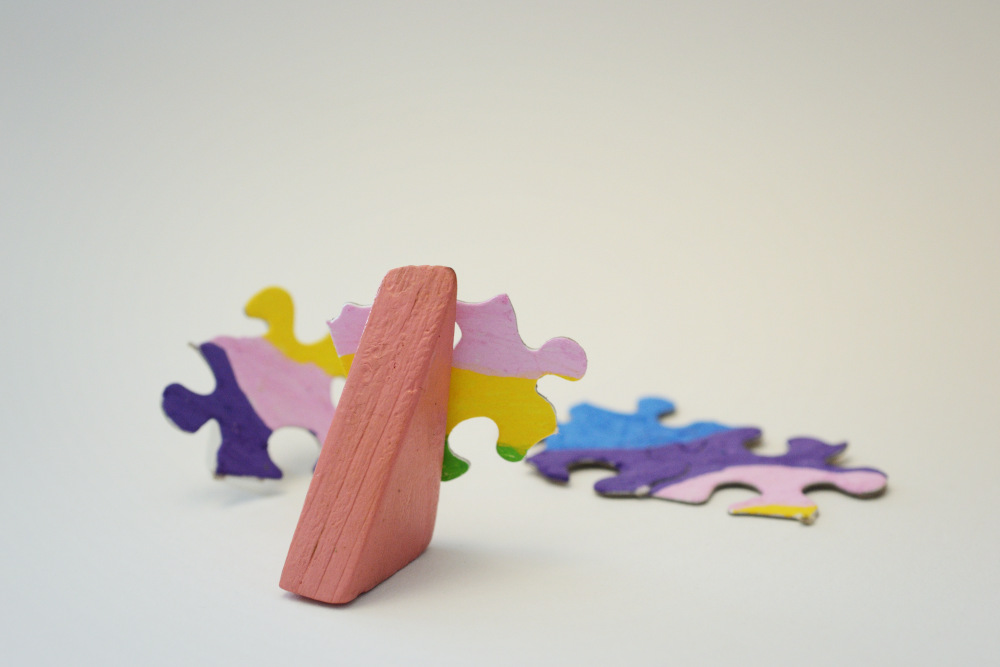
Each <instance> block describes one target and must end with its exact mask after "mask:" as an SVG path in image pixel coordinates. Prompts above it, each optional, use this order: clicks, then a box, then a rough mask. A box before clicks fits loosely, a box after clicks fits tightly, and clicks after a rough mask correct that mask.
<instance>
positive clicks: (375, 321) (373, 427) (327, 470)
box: [281, 266, 457, 603]
mask: <svg viewBox="0 0 1000 667" xmlns="http://www.w3.org/2000/svg"><path fill="white" fill-rule="evenodd" d="M456 282H457V281H456V278H455V273H454V271H452V270H451V269H449V268H445V267H432V266H420V267H417V266H408V267H403V268H400V269H395V270H393V271H391V272H389V274H388V275H386V277H385V279H384V280H383V281H382V285H381V287H380V288H379V291H378V295H377V296H376V298H375V304H374V306H373V307H372V312H371V316H370V317H369V319H368V324H367V326H366V327H365V330H364V333H363V334H362V336H361V341H360V344H359V346H358V351H357V353H356V355H355V358H354V362H353V367H352V370H351V373H350V375H349V376H348V379H347V384H346V385H345V386H344V390H343V393H342V394H341V398H340V403H339V405H338V407H337V412H336V414H335V416H334V419H333V423H332V424H331V426H330V431H329V434H328V435H327V438H326V442H325V444H324V445H323V450H322V452H321V453H320V458H319V462H318V463H317V464H316V472H315V474H314V476H313V479H312V484H311V485H310V487H309V492H308V494H307V495H306V500H305V505H304V506H303V508H302V514H301V516H300V517H299V524H298V527H297V528H296V529H295V535H294V537H293V538H292V544H291V547H290V548H289V551H288V558H287V559H286V561H285V568H284V571H283V572H282V574H281V587H282V588H283V589H285V590H287V591H291V592H293V593H297V594H298V595H302V596H304V597H308V598H312V599H314V600H320V601H322V602H330V603H343V602H349V601H351V600H353V599H354V598H356V597H357V596H358V595H360V594H361V593H364V592H365V591H367V590H370V589H371V588H373V587H375V586H376V585H378V584H379V583H380V582H382V581H384V580H385V579H387V578H388V577H390V576H392V574H393V573H395V572H396V571H398V570H399V569H400V568H402V567H404V566H405V565H406V564H407V563H409V562H411V561H412V560H413V559H415V558H416V557H417V556H419V555H420V554H421V553H423V551H424V550H425V549H426V548H427V545H428V544H429V543H430V540H431V534H432V533H433V531H434V520H435V518H436V515H437V502H438V491H439V488H440V479H441V461H442V457H443V455H444V441H445V425H446V416H447V409H448V390H449V380H450V374H451V361H452V360H451V355H452V347H453V342H454V333H455V299H456V293H457V284H456Z"/></svg>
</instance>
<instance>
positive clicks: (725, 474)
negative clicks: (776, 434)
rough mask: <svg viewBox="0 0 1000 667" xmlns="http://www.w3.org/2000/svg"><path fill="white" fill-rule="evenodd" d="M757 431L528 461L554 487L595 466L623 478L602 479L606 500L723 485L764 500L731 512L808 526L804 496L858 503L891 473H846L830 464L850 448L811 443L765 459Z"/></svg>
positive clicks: (700, 497) (695, 492)
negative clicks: (828, 490)
mask: <svg viewBox="0 0 1000 667" xmlns="http://www.w3.org/2000/svg"><path fill="white" fill-rule="evenodd" d="M760 435H761V432H760V430H759V429H756V428H739V429H733V430H730V431H722V432H719V433H715V434H713V435H710V436H708V437H705V438H701V439H699V440H694V441H691V442H687V443H682V444H672V445H663V446H659V447H649V448H645V449H621V448H612V449H576V450H554V451H543V452H542V453H540V454H537V455H535V456H533V457H532V458H530V459H529V460H528V462H529V463H531V464H533V465H534V466H535V467H536V468H537V469H538V471H539V472H540V473H541V474H542V475H544V476H546V477H548V478H549V479H551V480H555V481H562V482H565V481H568V480H569V473H570V471H571V470H573V469H574V468H579V467H586V466H597V467H607V468H611V469H613V470H616V471H617V472H618V474H617V475H616V476H614V477H609V478H606V479H602V480H600V481H598V482H597V483H596V484H595V485H594V489H595V490H596V491H597V492H598V493H600V494H602V495H608V496H653V497H657V498H663V499H667V500H677V501H681V502H691V503H700V502H705V501H707V500H708V499H709V498H710V497H711V495H712V492H714V491H715V489H716V488H719V487H721V486H748V487H751V488H754V489H757V490H758V491H760V492H761V495H760V496H758V497H756V498H751V499H750V500H748V501H744V502H740V503H736V504H734V505H733V506H731V507H730V508H729V511H730V512H731V513H733V514H755V515H760V516H777V517H784V518H795V519H799V520H800V521H803V522H804V523H811V522H812V520H813V519H814V518H815V516H816V513H817V510H816V506H815V504H813V503H812V502H810V501H809V500H808V499H807V498H806V497H805V496H804V495H803V491H805V490H808V489H810V488H817V487H819V486H825V487H833V488H837V489H839V490H841V491H843V492H845V493H847V494H850V495H853V496H857V497H869V496H873V495H877V494H878V493H880V492H881V491H882V490H884V488H885V484H886V479H887V477H886V475H885V474H884V473H883V472H881V471H879V470H875V469H874V468H855V469H845V468H841V467H839V466H837V465H834V464H831V463H830V461H831V460H832V459H833V458H835V457H836V456H837V455H839V454H840V453H841V452H843V451H844V449H845V448H846V447H847V445H846V444H840V445H828V444H826V443H824V442H821V441H819V440H816V439H813V438H794V439H792V440H789V441H788V452H787V453H785V454H782V455H780V456H760V455H757V454H754V453H753V452H751V451H749V450H748V449H747V447H748V446H750V445H752V444H753V443H755V442H757V441H758V440H759V439H760Z"/></svg>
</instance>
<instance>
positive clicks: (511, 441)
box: [329, 295, 587, 480]
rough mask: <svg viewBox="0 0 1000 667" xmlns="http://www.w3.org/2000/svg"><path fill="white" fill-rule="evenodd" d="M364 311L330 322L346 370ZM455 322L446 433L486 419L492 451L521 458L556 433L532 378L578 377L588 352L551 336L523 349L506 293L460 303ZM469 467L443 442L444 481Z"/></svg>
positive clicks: (353, 308)
mask: <svg viewBox="0 0 1000 667" xmlns="http://www.w3.org/2000/svg"><path fill="white" fill-rule="evenodd" d="M369 312H370V306H358V305H355V304H347V305H346V306H344V308H343V309H342V310H341V313H340V315H339V316H338V317H337V318H335V319H333V320H331V321H330V322H329V328H330V334H331V336H332V338H333V341H334V346H335V347H336V348H337V350H339V351H340V353H341V355H342V356H341V361H342V362H343V364H344V367H345V368H347V369H348V370H349V369H350V367H351V364H352V363H353V355H354V353H355V352H356V350H357V348H358V343H359V341H360V340H361V334H362V332H363V331H364V327H365V323H366V322H367V318H368V314H369ZM456 323H457V324H458V326H459V329H460V330H461V332H462V338H461V340H460V341H459V343H458V345H456V346H455V350H454V354H453V357H452V374H451V392H450V395H449V401H448V425H447V432H448V433H451V431H452V429H454V427H455V426H457V425H458V424H459V423H461V422H463V421H465V420H466V419H472V418H475V417H488V418H489V419H491V420H492V421H493V422H494V423H496V424H497V428H498V432H499V435H498V438H497V453H498V454H499V455H500V456H501V457H503V458H505V459H507V460H509V461H519V460H521V459H522V458H524V455H525V454H526V453H527V451H528V450H529V449H530V448H531V447H532V446H533V445H535V444H536V443H538V442H539V441H540V440H542V439H543V438H545V437H547V436H549V435H552V434H553V433H555V432H556V429H557V424H556V419H555V410H554V409H553V407H552V405H551V404H550V403H549V402H548V401H547V400H546V399H545V398H544V397H543V396H541V395H540V394H539V393H538V390H537V387H536V385H537V383H538V380H539V379H540V378H541V377H543V376H544V375H559V376H561V377H564V378H566V379H570V380H576V379H579V378H580V377H582V376H583V374H584V373H585V372H586V369H587V357H586V354H585V353H584V351H583V348H582V347H580V345H579V344H578V343H576V342H575V341H573V340H571V339H569V338H554V339H551V340H549V341H547V342H546V343H545V344H544V345H542V347H541V348H540V349H538V350H532V349H530V348H528V347H527V346H526V345H525V344H524V341H523V340H522V339H521V336H520V334H519V333H518V330H517V318H516V317H515V315H514V310H513V307H512V305H511V303H510V299H509V298H508V297H507V296H506V295H500V296H497V297H494V298H493V299H490V300H489V301H484V302H482V303H465V302H462V301H459V302H458V303H457V304H456ZM468 467H469V463H468V461H466V460H464V459H462V458H461V457H458V456H456V455H455V454H454V452H453V451H452V450H451V448H450V447H449V446H448V444H447V441H446V443H445V461H444V468H443V470H442V479H443V480H449V479H455V478H456V477H459V476H461V475H462V474H464V472H465V471H466V470H468Z"/></svg>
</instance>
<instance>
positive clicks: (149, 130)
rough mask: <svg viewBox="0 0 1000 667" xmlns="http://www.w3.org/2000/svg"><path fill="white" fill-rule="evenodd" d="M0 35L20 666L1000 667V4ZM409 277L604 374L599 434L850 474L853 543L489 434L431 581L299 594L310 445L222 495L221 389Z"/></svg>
mask: <svg viewBox="0 0 1000 667" xmlns="http://www.w3.org/2000/svg"><path fill="white" fill-rule="evenodd" d="M258 4H262V3H254V4H253V6H251V5H250V3H235V2H234V3H222V2H202V3H195V4H192V5H189V6H186V7H183V8H180V7H170V6H166V5H165V6H160V7H152V6H149V7H140V6H135V3H133V6H112V5H111V3H108V6H105V5H104V4H101V3H88V6H86V7H84V6H82V5H72V6H63V7H46V6H43V4H42V3H20V4H19V5H18V4H16V3H7V4H6V5H4V6H3V7H2V8H0V91H2V92H0V170H2V171H0V173H2V177H0V225H2V229H3V241H2V243H0V258H2V261H0V271H2V272H3V273H2V275H3V279H4V284H5V285H6V288H5V290H4V294H5V295H6V296H5V299H4V301H3V308H4V312H5V318H4V322H5V326H4V329H5V331H4V335H3V341H4V345H3V351H2V353H0V354H2V363H0V368H2V369H3V380H2V386H3V407H2V414H3V415H4V423H5V424H6V425H7V431H6V433H5V444H4V445H3V452H4V456H3V460H4V463H3V470H4V472H5V482H4V484H3V485H2V488H0V517H2V519H0V628H2V630H0V636H2V637H3V641H0V662H3V663H4V664H18V665H20V664H32V665H33V664H93V665H110V664H128V665H134V664H165V665H166V664H169V665H178V664H198V663H204V664H229V663H237V662H241V663H250V664H264V663H270V664H321V663H322V664H345V665H347V664H352V665H353V664H375V663H386V662H389V663H395V664H435V665H442V664H444V665H447V664H515V663H517V664H572V663H576V664H609V665H610V664H616V665H617V664H637V663H640V662H642V663H646V664H666V663H670V664H722V663H723V662H724V661H726V662H730V663H733V664H740V665H758V664H771V665H792V664H802V663H808V664H814V665H842V664H846V663H855V664H885V665H894V664H928V665H937V664H982V663H983V662H986V661H988V660H990V659H996V656H997V655H1000V639H998V637H1000V635H998V633H997V632H996V631H995V628H994V625H995V621H996V618H997V615H998V613H1000V562H998V558H997V557H998V553H1000V551H998V547H1000V531H998V530H997V527H996V523H997V522H996V520H995V519H990V518H989V517H990V516H991V514H990V513H991V512H992V511H993V510H994V508H995V507H997V505H998V503H1000V485H997V484H996V482H995V476H996V471H997V469H998V464H1000V453H998V452H1000V447H998V446H997V442H996V437H995V432H994V430H993V428H994V426H995V422H996V415H997V409H998V408H997V406H998V405H1000V354H998V350H997V345H998V340H1000V308H998V306H1000V262H998V261H997V253H998V249H1000V218H998V215H1000V196H998V194H997V193H998V192H1000V190H998V187H997V181H998V175H1000V123H998V120H997V118H998V116H997V110H998V108H1000V77H998V76H997V72H998V71H1000V46H998V44H1000V43H998V41H997V40H996V27H997V25H998V24H1000V10H998V5H997V4H996V3H990V2H978V3H972V2H970V3H961V2H955V3H948V4H947V5H944V4H941V3H907V4H906V5H905V6H904V5H901V4H898V3H880V2H875V3H872V2H863V3H862V2H857V3H856V2H839V3H807V4H801V3H774V2H765V3H761V2H723V3H706V2H691V3H671V5H670V7H669V8H657V7H656V6H655V5H656V3H648V4H647V3H641V4H639V3H636V4H632V3H605V6H603V7H601V6H596V5H594V4H586V5H582V4H580V3H540V4H538V5H537V6H520V7H517V8H514V7H509V6H507V5H508V4H509V3H494V4H495V5H496V6H493V7H487V6H485V3H483V4H481V5H476V6H464V5H467V4H468V3H444V4H437V3H389V4H384V3H377V2H366V3H354V4H353V6H351V7H341V6H335V5H339V4H343V3H296V2H292V3H282V4H281V5H280V7H279V6H275V7H276V8H273V9H268V8H265V7H262V6H258ZM406 264H445V265H449V266H452V267H454V268H455V270H456V271H457V274H458V278H459V295H460V298H462V299H463V300H467V301H477V300H483V299H486V298H489V297H491V296H493V295H495V294H498V293H501V292H507V293H508V294H510V296H511V299H512V301H513V303H514V306H515V308H516V309H517V314H518V318H519V321H520V323H521V333H522V336H523V338H524V339H525V341H526V342H527V343H528V344H529V345H532V346H534V347H537V346H539V345H541V344H542V343H543V342H544V341H545V340H546V339H548V338H550V337H553V336H570V337H573V338H575V339H576V340H577V341H579V342H580V343H581V344H582V345H583V346H584V348H585V349H586V350H587V353H588V356H589V360H590V368H589V371H588V373H587V376H586V377H585V378H584V379H583V380H581V381H579V382H577V383H570V382H566V381H564V380H562V379H559V378H551V377H550V378H546V379H544V380H543V381H542V382H541V384H540V389H541V391H542V393H544V394H545V395H546V396H548V398H549V399H550V400H551V401H552V403H553V404H554V405H555V406H556V408H557V411H558V414H559V417H560V419H566V418H567V416H568V410H569V408H570V407H571V406H572V405H574V404H575V403H578V402H580V401H590V402H593V403H597V404H600V405H604V406H606V407H608V408H612V409H615V410H620V411H630V410H632V409H634V406H635V401H636V400H637V399H638V398H639V397H641V396H645V395H651V394H658V395H662V396H666V397H669V398H670V399H672V400H674V401H675V402H676V403H677V405H678V408H679V411H678V414H677V417H676V419H677V421H678V422H680V423H686V422H689V421H695V420H699V419H717V420H719V421H723V422H725V423H731V424H748V425H756V426H760V427H761V428H763V429H764V433H765V442H764V444H763V447H762V448H761V450H760V451H761V452H762V453H769V454H776V453H780V452H782V451H784V442H785V440H786V439H787V438H789V437H792V436H796V435H812V436H815V437H817V438H821V439H823V440H825V441H828V442H841V441H848V442H849V443H850V446H849V448H848V450H847V453H846V456H845V458H844V459H843V462H844V463H845V464H846V465H850V466H872V467H876V468H880V469H882V470H885V471H886V472H887V473H888V474H889V491H888V493H887V494H886V495H884V496H883V497H881V498H879V499H875V500H857V499H853V498H849V497H847V496H843V495H841V494H839V493H836V492H832V491H823V492H816V493H813V494H812V497H813V499H814V500H816V501H817V502H818V504H819V507H820V516H819V519H818V520H817V521H816V523H815V524H814V525H812V526H808V527H807V526H803V525H800V524H798V523H796V522H793V521H782V520H769V519H750V518H742V517H731V516H728V515H727V514H726V511H725V508H726V507H727V506H728V505H729V504H731V503H732V502H736V501H738V500H741V499H743V498H746V497H748V496H749V495H750V493H751V492H749V491H746V490H739V489H730V490H725V491H721V492H719V493H717V494H716V496H715V497H713V498H712V500H711V501H710V502H709V503H707V504H706V505H704V506H697V507H692V506H685V505H680V504H675V503H670V502H665V501H655V500H611V499H605V498H601V497H599V496H597V495H596V494H595V493H594V492H593V490H592V488H591V487H592V486H593V483H594V482H595V481H596V480H598V479H600V478H601V477H602V476H606V475H608V474H610V473H608V472H596V471H582V472H578V473H576V474H575V475H574V477H573V479H572V481H571V483H570V484H569V485H568V486H567V487H561V486H558V485H554V484H550V483H548V482H546V481H544V480H543V479H542V478H540V477H539V476H538V475H537V474H535V473H534V472H533V471H532V469H531V468H530V467H529V466H528V465H525V464H519V463H508V462H506V461H503V460H501V459H500V458H499V457H497V456H496V455H495V454H494V453H493V451H492V450H493V448H492V445H491V444H490V443H491V440H493V439H494V438H495V427H494V426H493V425H492V424H491V423H489V422H485V421H480V422H474V423H471V424H467V425H463V426H461V427H459V429H458V431H457V432H456V434H455V437H454V440H455V449H456V450H457V451H458V452H459V453H461V454H463V455H464V456H466V457H467V458H469V459H470V460H471V461H472V469H471V471H470V472H469V474H468V475H466V476H465V477H464V478H461V479H459V480H456V481H453V482H449V483H447V484H445V485H444V486H443V487H442V491H441V503H440V509H439V514H438V522H437V528H436V532H435V537H434V540H433V542H432V544H431V547H430V549H429V550H428V551H427V553H425V554H424V555H423V556H422V557H421V558H419V559H418V560H417V561H416V562H415V563H414V564H412V565H411V566H409V567H407V568H406V569H404V570H403V571H402V572H400V573H399V574H397V575H396V576H394V577H393V578H391V579H390V580H389V581H387V582H386V583H384V584H382V585H381V586H379V587H378V588H376V589H375V590H374V591H372V592H371V593H369V594H366V595H364V596H362V597H361V598H360V599H358V600H357V601H356V602H355V603H353V604H351V605H348V606H346V607H344V608H333V607H328V606H324V605H320V604H314V603H309V602H306V601H303V600H301V599H298V598H295V597H294V596H291V595H289V594H286V593H284V592H283V591H281V590H280V589H279V588H278V585H277V584H278V576H279V574H280V571H281V567H282V564H283V561H284V556H285V553H286V551H287V548H288V543H289V540H290V537H291V534H292V531H293V530H294V527H295V522H296V519H297V517H298V513H299V510H300V507H301V504H302V499H303V497H304V494H305V490H306V488H307V485H308V475H309V471H310V467H311V464H312V459H313V457H314V456H315V453H316V451H317V445H316V442H315V440H314V439H313V438H312V437H311V436H309V435H308V434H307V433H305V432H301V431H294V430H291V431H284V432H279V433H277V434H276V435H275V436H274V441H273V444H272V448H273V450H274V455H275V458H276V459H277V460H278V462H279V465H283V466H285V468H286V469H287V470H288V472H289V474H288V476H287V478H286V479H285V480H284V481H283V482H281V483H280V484H276V485H275V486H274V487H273V488H270V489H269V490H268V491H267V492H266V493H261V492H258V491H254V490H247V489H245V488H243V487H240V486H236V485H233V484H227V483H225V482H219V481H215V480H213V479H212V478H211V475H210V473H209V472H208V469H207V468H206V466H205V462H204V458H205V449H206V446H207V442H208V440H209V436H208V435H206V434H205V433H199V434H196V435H189V434H186V433H182V432H181V431H179V430H177V429H175V428H173V427H171V426H170V425H169V423H168V422H167V420H166V419H165V418H164V416H163V414H162V413H161V412H160V408H159V397H160V392H161V391H162V389H163V388H164V387H165V386H166V385H167V384H169V383H171V382H181V383H183V384H185V385H187V386H188V387H190V388H192V389H193V390H197V391H203V392H207V391H209V390H210V389H211V388H212V379H211V374H210V373H209V371H208V369H207V367H206V366H205V365H204V362H203V361H202V360H201V359H200V358H199V356H198V355H197V354H196V353H195V352H194V351H192V350H191V349H190V348H189V347H187V345H186V344H187V343H188V342H200V341H204V340H207V339H209V338H211V337H213V336H216V335H220V334H229V335H237V336H250V335H256V334H258V333H260V332H261V331H262V326H261V325H260V323H259V322H256V321H252V320H248V319H246V318H245V317H244V316H243V315H242V312H241V311H242V307H243V304H244V303H245V301H246V300H247V299H248V298H249V297H250V296H251V295H252V294H253V293H254V292H256V291H257V290H258V289H259V288H261V287H264V286H266V285H270V284H278V285H283V286H285V287H287V288H288V289H289V290H290V291H291V292H292V294H293V295H294V297H295V299H296V302H297V305H298V320H297V328H298V333H299V337H300V338H301V339H302V340H306V341H308V340H314V339H317V338H319V337H321V336H322V335H324V331H325V328H324V324H323V322H324V320H325V319H326V318H328V317H331V316H333V315H335V314H336V313H337V312H338V311H339V308H340V306H341V305H342V304H343V303H345V302H348V301H355V302H360V303H367V302H370V301H371V299H372V298H373V296H374V293H375V289H376V287H377V285H378V283H379V281H380V279H381V277H382V275H383V274H384V273H385V272H386V271H387V270H389V269H391V268H393V267H396V266H401V265H406Z"/></svg>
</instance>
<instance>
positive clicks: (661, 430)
mask: <svg viewBox="0 0 1000 667" xmlns="http://www.w3.org/2000/svg"><path fill="white" fill-rule="evenodd" d="M673 412H674V404H673V403H672V402H671V401H669V400H667V399H665V398H658V397H646V398H642V399H639V402H638V405H637V407H636V411H635V412H634V413H633V414H623V413H620V412H613V411H611V410H605V409H604V408H600V407H597V406H596V405H591V404H589V403H580V404H579V405H575V406H573V407H572V408H571V409H570V411H569V421H568V422H566V423H563V424H559V432H558V433H556V434H555V435H553V436H551V437H549V438H547V439H546V440H545V451H547V452H551V451H559V450H568V449H644V448H647V447H654V446H657V445H668V444H674V443H680V442H688V441H690V440H697V439H699V438H704V437H706V436H709V435H711V434H713V433H718V432H720V431H725V430H727V429H728V428H729V427H728V426H724V425H722V424H719V423H716V422H694V423H693V424H688V425H687V426H666V425H664V424H661V423H660V418H661V417H665V416H667V415H670V414H672V413H673Z"/></svg>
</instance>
